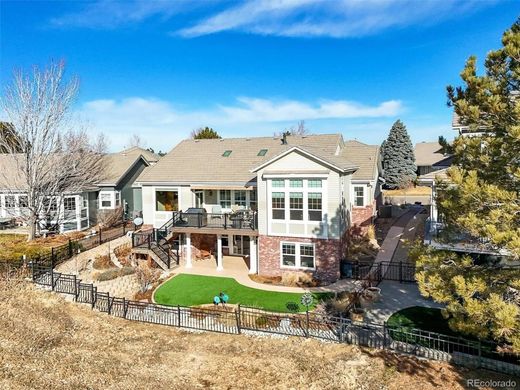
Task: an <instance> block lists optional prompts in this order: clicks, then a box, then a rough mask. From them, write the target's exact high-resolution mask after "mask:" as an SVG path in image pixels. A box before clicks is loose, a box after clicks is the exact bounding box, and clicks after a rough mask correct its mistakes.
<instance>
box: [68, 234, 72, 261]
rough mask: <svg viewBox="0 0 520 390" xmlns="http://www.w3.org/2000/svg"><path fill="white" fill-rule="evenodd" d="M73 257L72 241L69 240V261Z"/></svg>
mask: <svg viewBox="0 0 520 390" xmlns="http://www.w3.org/2000/svg"><path fill="white" fill-rule="evenodd" d="M71 257H72V241H71V240H70V238H69V259H70V258H71Z"/></svg>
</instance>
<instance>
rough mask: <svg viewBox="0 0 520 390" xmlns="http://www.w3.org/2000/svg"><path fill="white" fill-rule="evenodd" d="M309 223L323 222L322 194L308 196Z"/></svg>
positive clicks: (316, 193) (313, 193)
mask: <svg viewBox="0 0 520 390" xmlns="http://www.w3.org/2000/svg"><path fill="white" fill-rule="evenodd" d="M307 201H308V208H309V221H321V207H322V206H321V192H309V193H308V194H307Z"/></svg>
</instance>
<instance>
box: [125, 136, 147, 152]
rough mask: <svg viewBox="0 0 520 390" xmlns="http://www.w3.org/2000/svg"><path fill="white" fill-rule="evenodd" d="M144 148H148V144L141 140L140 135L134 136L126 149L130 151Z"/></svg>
mask: <svg viewBox="0 0 520 390" xmlns="http://www.w3.org/2000/svg"><path fill="white" fill-rule="evenodd" d="M136 146H137V147H139V148H144V147H145V146H146V142H145V141H144V140H143V139H142V138H141V136H140V135H139V134H132V136H131V137H130V139H129V140H128V143H127V144H126V146H125V148H126V149H130V148H133V147H136Z"/></svg>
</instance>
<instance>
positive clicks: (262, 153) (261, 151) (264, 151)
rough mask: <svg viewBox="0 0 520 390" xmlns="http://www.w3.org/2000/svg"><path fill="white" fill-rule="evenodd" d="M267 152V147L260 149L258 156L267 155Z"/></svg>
mask: <svg viewBox="0 0 520 390" xmlns="http://www.w3.org/2000/svg"><path fill="white" fill-rule="evenodd" d="M266 153H267V149H260V151H259V152H258V154H257V156H260V157H262V156H265V154H266Z"/></svg>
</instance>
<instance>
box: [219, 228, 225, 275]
mask: <svg viewBox="0 0 520 390" xmlns="http://www.w3.org/2000/svg"><path fill="white" fill-rule="evenodd" d="M223 269H224V267H223V266H222V236H221V235H220V234H217V271H222V270H223Z"/></svg>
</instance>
